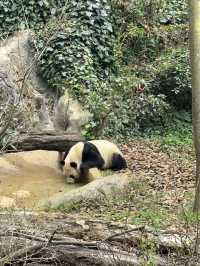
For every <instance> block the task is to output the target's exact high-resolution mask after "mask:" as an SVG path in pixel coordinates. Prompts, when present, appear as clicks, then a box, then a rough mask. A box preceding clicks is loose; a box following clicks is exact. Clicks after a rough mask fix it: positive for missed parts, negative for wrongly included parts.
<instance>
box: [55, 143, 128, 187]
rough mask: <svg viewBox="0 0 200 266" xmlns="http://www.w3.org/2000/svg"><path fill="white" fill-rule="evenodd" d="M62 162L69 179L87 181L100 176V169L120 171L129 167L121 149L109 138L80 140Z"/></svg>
mask: <svg viewBox="0 0 200 266" xmlns="http://www.w3.org/2000/svg"><path fill="white" fill-rule="evenodd" d="M60 163H61V164H62V165H63V173H64V175H65V176H66V177H67V178H68V179H67V180H73V182H87V181H92V180H94V179H96V178H99V177H101V173H100V171H99V170H104V169H111V170H113V171H118V170H121V169H124V168H127V164H126V160H125V159H124V157H123V154H122V153H121V151H120V150H119V149H118V147H117V146H116V145H115V144H114V143H111V142H109V141H107V140H92V141H85V142H78V143H77V144H75V145H74V146H72V147H71V149H70V150H69V152H68V153H66V154H65V155H64V158H63V160H62V161H60Z"/></svg>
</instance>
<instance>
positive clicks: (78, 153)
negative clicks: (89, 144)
mask: <svg viewBox="0 0 200 266" xmlns="http://www.w3.org/2000/svg"><path fill="white" fill-rule="evenodd" d="M83 146H84V144H83V143H82V142H78V143H77V144H75V145H74V146H73V147H72V148H71V149H70V150H69V153H68V154H67V156H66V158H65V160H64V166H63V173H64V175H65V177H66V178H67V179H68V178H70V179H73V180H74V182H78V181H79V179H80V176H81V170H80V165H81V160H82V150H83Z"/></svg>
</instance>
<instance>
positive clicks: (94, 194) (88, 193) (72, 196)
mask: <svg viewBox="0 0 200 266" xmlns="http://www.w3.org/2000/svg"><path fill="white" fill-rule="evenodd" d="M132 180H133V178H132V177H131V176H130V175H126V174H115V175H111V176H107V177H104V178H99V179H97V180H95V181H92V182H91V183H89V184H87V185H84V186H82V187H80V188H76V189H74V190H71V191H69V192H67V193H59V194H57V195H55V196H53V197H51V198H50V199H49V200H48V201H47V202H45V204H44V205H46V206H48V207H50V208H57V207H59V206H63V205H69V204H72V203H77V202H80V201H82V200H90V199H99V198H102V197H106V196H109V195H110V196H111V195H112V194H113V193H117V192H119V191H122V190H124V189H125V188H127V186H128V185H129V184H130V183H131V182H132Z"/></svg>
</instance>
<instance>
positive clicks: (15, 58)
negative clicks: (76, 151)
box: [0, 30, 89, 133]
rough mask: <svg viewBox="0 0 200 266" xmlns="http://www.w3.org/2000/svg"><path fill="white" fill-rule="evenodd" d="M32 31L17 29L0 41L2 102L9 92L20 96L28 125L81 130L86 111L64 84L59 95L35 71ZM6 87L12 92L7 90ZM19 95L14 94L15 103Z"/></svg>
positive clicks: (72, 130) (87, 113) (36, 58)
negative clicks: (17, 30)
mask: <svg viewBox="0 0 200 266" xmlns="http://www.w3.org/2000/svg"><path fill="white" fill-rule="evenodd" d="M32 34H33V32H32V31H30V30H25V31H20V32H16V33H15V34H13V35H12V36H10V37H9V38H8V39H7V40H6V41H3V42H1V43H0V58H1V60H0V93H1V95H3V94H2V92H3V91H4V92H7V94H9V95H5V97H2V99H3V100H4V103H5V102H7V98H9V97H10V95H14V96H16V95H17V96H19V97H20V99H21V102H20V105H21V110H22V112H23V111H24V112H25V114H24V117H23V119H21V120H24V121H25V120H26V117H25V116H27V121H28V122H27V124H28V125H29V127H30V128H33V127H34V129H39V130H43V129H44V130H46V129H54V128H55V129H58V130H65V131H68V132H69V133H71V132H73V133H80V130H81V127H82V126H83V125H84V124H85V123H87V121H88V119H89V112H87V111H85V110H84V109H83V108H82V107H81V105H80V104H79V103H78V101H76V100H75V99H72V98H71V97H70V96H69V95H68V93H67V88H64V90H65V91H66V93H65V94H64V95H63V96H62V97H61V98H59V99H58V98H57V93H56V91H55V92H54V90H52V89H51V88H49V87H48V84H47V82H46V81H45V80H44V79H43V78H42V77H41V76H40V75H39V74H38V72H39V71H38V64H37V63H38V60H39V57H40V54H36V53H35V52H34V50H33V48H32V46H31V43H32ZM8 89H9V90H11V92H10V91H9V93H8ZM21 96H23V97H21ZM19 97H18V98H19ZM18 98H16V97H15V99H14V100H13V101H15V103H14V104H16V103H17V101H18ZM22 98H23V99H22ZM0 101H1V98H0ZM12 104H13V103H12ZM0 105H1V104H0ZM8 111H9V109H8ZM27 111H30V112H27ZM16 119H17V118H16Z"/></svg>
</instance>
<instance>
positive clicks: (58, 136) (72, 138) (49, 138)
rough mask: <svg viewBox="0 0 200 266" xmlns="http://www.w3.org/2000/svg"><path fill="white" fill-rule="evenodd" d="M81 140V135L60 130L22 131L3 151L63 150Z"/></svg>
mask: <svg viewBox="0 0 200 266" xmlns="http://www.w3.org/2000/svg"><path fill="white" fill-rule="evenodd" d="M81 140H83V138H82V137H81V136H78V135H76V134H66V132H62V131H44V132H30V133H27V134H25V133H22V134H21V135H20V136H19V137H18V138H17V139H15V140H14V141H13V142H12V144H11V145H9V146H7V147H6V150H5V153H11V152H21V151H33V150H48V151H60V152H65V151H68V150H69V149H70V148H71V147H72V146H73V145H74V144H76V143H77V142H78V141H81Z"/></svg>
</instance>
